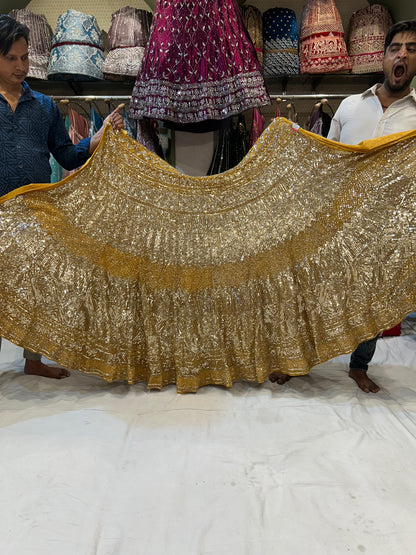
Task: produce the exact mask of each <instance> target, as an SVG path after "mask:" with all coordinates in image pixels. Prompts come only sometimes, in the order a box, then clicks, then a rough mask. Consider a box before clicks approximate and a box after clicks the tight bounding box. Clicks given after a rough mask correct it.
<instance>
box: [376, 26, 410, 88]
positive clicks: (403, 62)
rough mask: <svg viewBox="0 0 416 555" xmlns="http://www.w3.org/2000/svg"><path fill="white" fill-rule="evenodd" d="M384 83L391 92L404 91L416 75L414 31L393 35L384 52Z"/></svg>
mask: <svg viewBox="0 0 416 555" xmlns="http://www.w3.org/2000/svg"><path fill="white" fill-rule="evenodd" d="M383 70H384V76H385V83H386V85H387V87H388V88H389V89H390V90H391V91H392V92H401V91H405V90H407V89H408V88H409V87H410V83H411V81H412V79H413V77H414V76H415V75H416V33H413V32H405V33H397V34H396V35H394V37H393V40H392V41H391V43H390V45H389V46H388V47H387V50H386V52H385V54H384V60H383Z"/></svg>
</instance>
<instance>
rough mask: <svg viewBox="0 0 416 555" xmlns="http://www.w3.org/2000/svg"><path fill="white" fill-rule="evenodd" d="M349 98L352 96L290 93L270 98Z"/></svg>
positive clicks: (272, 95)
mask: <svg viewBox="0 0 416 555" xmlns="http://www.w3.org/2000/svg"><path fill="white" fill-rule="evenodd" d="M347 96H351V95H350V94H343V93H328V94H325V93H307V94H291V93H290V94H289V93H286V92H285V93H282V94H271V95H270V98H271V99H272V100H277V99H278V98H280V99H281V100H322V99H323V98H347Z"/></svg>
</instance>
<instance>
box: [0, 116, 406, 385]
mask: <svg viewBox="0 0 416 555" xmlns="http://www.w3.org/2000/svg"><path fill="white" fill-rule="evenodd" d="M415 146H416V130H415V131H413V132H407V133H400V134H397V135H390V136H388V137H385V138H381V139H374V140H372V141H366V142H365V143H361V144H360V145H358V146H356V147H354V146H347V145H341V144H339V143H335V142H332V141H329V140H327V139H324V138H323V137H319V136H317V135H313V134H311V133H309V132H307V131H302V130H298V131H296V130H295V129H293V128H292V124H291V123H290V122H289V121H287V120H285V119H283V118H278V119H276V120H275V121H274V122H272V124H271V125H270V126H269V127H268V128H267V129H266V130H265V131H264V133H263V134H262V136H261V137H260V139H259V140H258V141H257V143H256V144H255V145H254V147H253V148H252V149H251V151H250V152H249V154H248V155H247V156H246V157H245V158H244V160H243V161H242V162H241V163H240V164H239V165H238V166H236V167H235V168H233V169H231V170H229V171H227V172H224V173H222V174H220V175H215V176H209V177H188V176H185V175H182V174H181V173H179V172H178V171H177V170H175V169H174V168H172V167H171V166H169V165H168V164H167V163H165V162H164V161H163V160H162V159H160V158H158V157H157V156H156V155H154V154H153V153H151V152H150V151H148V150H146V149H145V148H144V147H142V146H141V145H139V144H138V143H136V142H135V141H134V140H132V139H131V138H130V137H129V136H128V135H127V133H125V132H113V131H112V129H111V128H110V127H108V128H107V129H106V132H105V134H104V136H103V139H102V141H101V143H100V146H99V148H98V149H97V150H96V152H95V154H94V155H93V157H92V158H91V159H90V160H89V161H88V162H87V163H86V164H85V165H84V166H83V167H82V168H81V169H80V170H78V171H77V172H76V173H74V174H72V175H70V176H69V177H68V178H66V179H65V180H63V181H61V182H59V183H58V184H53V185H50V184H44V185H29V186H26V187H23V188H21V189H19V190H17V191H15V192H14V193H11V194H9V195H7V196H6V197H3V198H2V199H1V200H2V201H3V203H2V204H1V205H0V268H1V272H0V335H2V336H3V337H5V338H7V339H9V340H10V341H12V342H14V343H16V344H19V345H22V346H24V347H26V348H28V349H31V350H33V351H36V352H40V353H42V354H44V355H45V356H47V357H48V358H49V359H52V360H55V361H57V362H58V363H60V364H61V365H63V366H66V367H67V368H70V369H76V370H81V371H82V372H86V373H90V374H95V375H98V376H100V377H102V378H103V379H104V380H107V381H113V380H127V382H128V383H130V384H133V383H135V382H137V381H144V382H146V383H147V385H148V387H150V388H162V387H163V386H165V385H167V384H176V387H177V390H178V392H193V391H196V390H197V389H198V388H199V387H200V386H203V385H206V384H219V385H224V386H227V387H229V386H231V385H232V384H233V382H234V381H235V380H238V379H244V380H248V381H252V382H257V383H261V382H263V381H265V380H266V378H267V376H268V374H269V373H270V372H272V371H275V370H280V371H283V372H285V373H287V374H290V375H301V374H306V373H308V372H309V370H310V369H311V368H312V367H313V366H314V365H316V364H318V363H321V362H324V361H326V360H328V359H330V358H332V357H334V356H336V355H338V354H341V353H347V352H350V351H352V350H353V349H354V348H355V347H356V345H357V344H358V343H359V342H361V341H362V340H364V339H368V338H371V337H374V336H375V335H376V334H377V333H378V332H380V331H381V330H383V329H385V328H388V327H391V326H392V325H394V324H395V323H397V322H398V321H400V319H401V318H402V317H403V316H404V315H405V314H406V313H408V312H410V311H412V310H414V309H415V307H416V283H415V282H416V280H415V268H416V265H415V262H416V237H415V234H416V231H415V230H416V187H415V175H416V157H415V155H414V153H415Z"/></svg>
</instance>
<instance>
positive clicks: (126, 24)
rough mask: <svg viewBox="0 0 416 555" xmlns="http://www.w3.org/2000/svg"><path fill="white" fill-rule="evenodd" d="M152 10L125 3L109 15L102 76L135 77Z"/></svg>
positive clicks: (113, 77) (109, 77)
mask: <svg viewBox="0 0 416 555" xmlns="http://www.w3.org/2000/svg"><path fill="white" fill-rule="evenodd" d="M151 24H152V13H151V12H150V11H148V10H138V9H136V8H131V7H129V6H126V7H124V8H121V9H120V10H117V11H116V12H115V13H113V15H112V16H111V25H110V29H109V30H108V48H109V52H108V54H107V56H106V58H105V61H104V65H103V74H104V77H105V78H106V79H110V80H113V81H118V80H124V79H135V78H136V77H137V73H138V71H139V68H140V64H141V63H142V59H143V55H144V52H145V47H146V45H147V43H148V42H149V36H150V26H151Z"/></svg>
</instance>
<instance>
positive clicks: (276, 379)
mask: <svg viewBox="0 0 416 555" xmlns="http://www.w3.org/2000/svg"><path fill="white" fill-rule="evenodd" d="M291 377H292V376H289V374H283V372H279V371H277V372H272V373H271V374H270V376H269V380H270V381H271V382H273V383H278V384H279V385H283V384H284V383H286V382H288V381H289V380H290V378H291Z"/></svg>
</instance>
